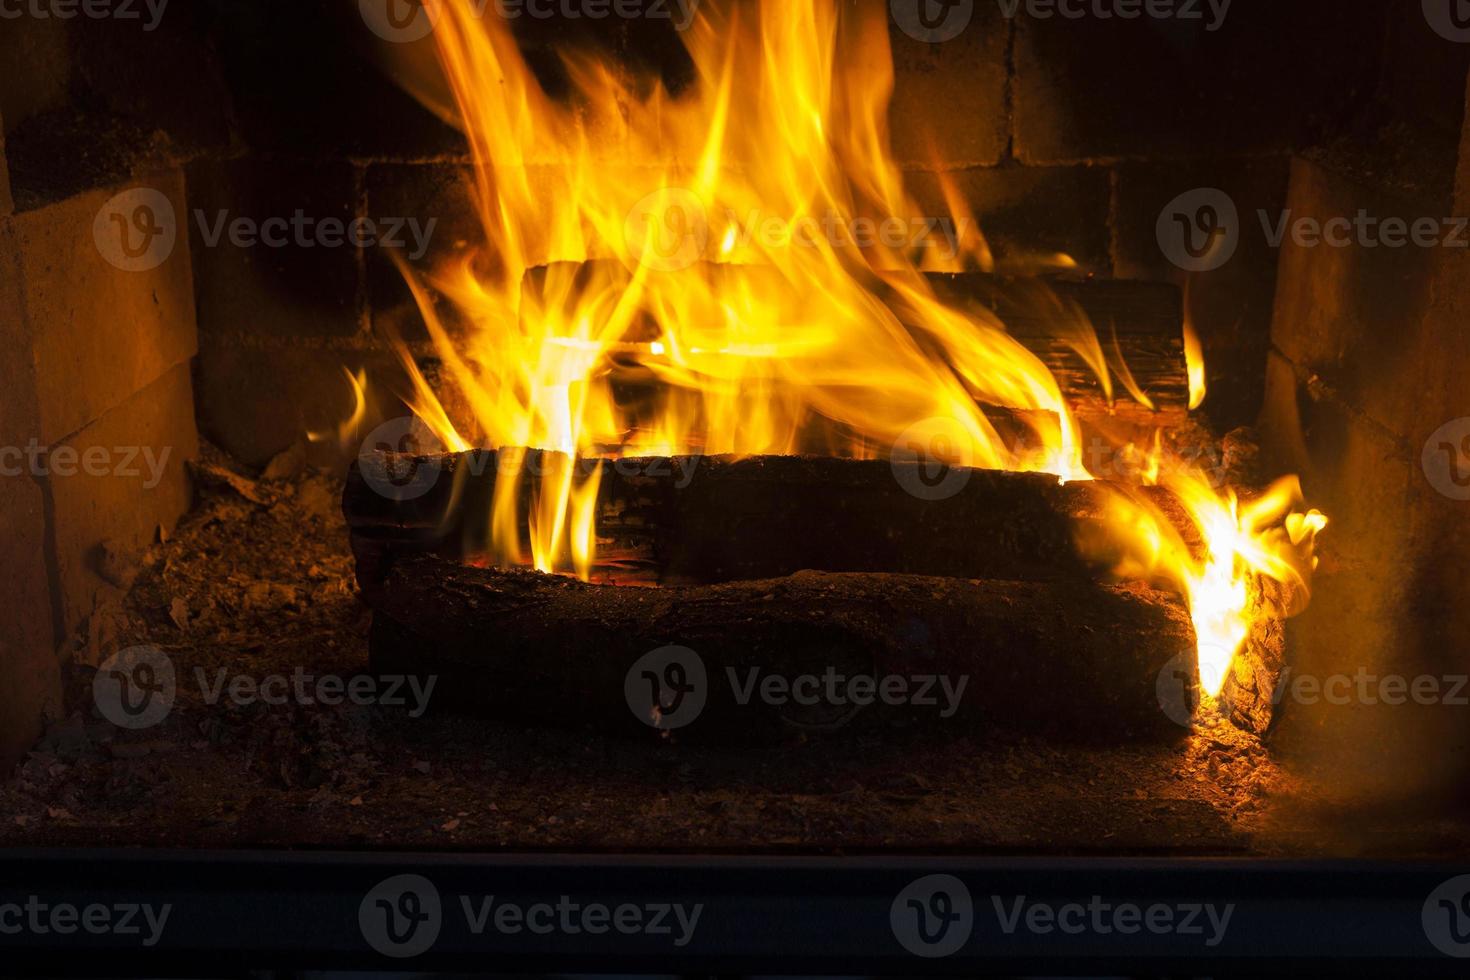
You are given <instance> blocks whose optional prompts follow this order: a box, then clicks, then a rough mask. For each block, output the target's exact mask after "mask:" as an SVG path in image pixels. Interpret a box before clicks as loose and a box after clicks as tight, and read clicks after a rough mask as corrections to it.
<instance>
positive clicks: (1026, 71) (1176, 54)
mask: <svg viewBox="0 0 1470 980" xmlns="http://www.w3.org/2000/svg"><path fill="white" fill-rule="evenodd" d="M1199 7H1200V9H1201V10H1205V9H1207V7H1206V5H1204V4H1201V5H1199ZM1020 9H1021V10H1022V11H1023V13H1022V14H1021V15H1020V16H1019V17H1018V20H1017V35H1016V46H1015V78H1014V82H1013V85H1014V88H1013V92H1014V95H1013V106H1014V112H1015V152H1016V155H1017V156H1018V157H1019V158H1020V159H1021V160H1022V161H1024V162H1026V163H1038V164H1042V163H1070V162H1076V161H1079V160H1109V159H1115V158H1119V157H1123V158H1140V157H1146V158H1158V157H1160V156H1182V155H1196V156H1204V155H1213V154H1217V153H1227V154H1238V153H1243V152H1256V151H1266V150H1284V149H1286V148H1288V147H1289V146H1290V145H1292V144H1293V143H1294V142H1295V140H1296V137H1297V136H1298V135H1300V130H1301V127H1302V126H1303V124H1304V123H1305V122H1307V121H1309V120H1312V119H1314V118H1316V117H1323V118H1331V117H1332V116H1333V115H1334V114H1335V113H1337V112H1338V111H1339V110H1341V109H1344V108H1347V107H1352V106H1356V105H1358V104H1360V103H1361V101H1362V99H1363V98H1364V97H1365V96H1366V95H1368V94H1371V86H1372V85H1373V84H1374V83H1375V81H1376V79H1377V62H1378V60H1379V48H1380V46H1381V38H1382V32H1383V22H1384V18H1385V11H1384V7H1383V4H1381V3H1379V2H1377V0H1296V2H1293V3H1289V4H1280V3H1277V4H1244V3H1237V4H1234V5H1232V6H1231V8H1230V11H1229V14H1228V16H1227V18H1226V20H1225V22H1224V24H1223V25H1222V26H1220V27H1219V29H1217V30H1214V31H1209V30H1206V24H1205V22H1204V21H1177V20H1176V21H1160V20H1150V19H1146V18H1145V19H1136V20H1122V19H1118V18H1111V19H1101V18H1098V17H1095V16H1092V15H1088V16H1086V17H1084V18H1081V19H1076V20H1072V19H1066V18H1063V17H1060V16H1054V17H1051V18H1048V19H1038V18H1034V17H1029V16H1027V15H1026V14H1025V13H1024V11H1025V9H1026V6H1025V0H1023V2H1022V6H1021V8H1020ZM1415 16H1417V12H1416V13H1415ZM1304 37H1310V38H1312V43H1311V44H1308V45H1303V44H1301V43H1300V39H1301V38H1304Z"/></svg>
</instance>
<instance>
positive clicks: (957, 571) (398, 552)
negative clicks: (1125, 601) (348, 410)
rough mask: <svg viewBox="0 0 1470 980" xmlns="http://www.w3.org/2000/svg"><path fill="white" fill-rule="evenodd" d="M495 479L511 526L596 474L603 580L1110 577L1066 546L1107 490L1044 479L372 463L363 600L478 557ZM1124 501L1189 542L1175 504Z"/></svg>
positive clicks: (353, 515)
mask: <svg viewBox="0 0 1470 980" xmlns="http://www.w3.org/2000/svg"><path fill="white" fill-rule="evenodd" d="M505 466H513V467H515V469H514V472H513V477H514V479H515V480H518V481H520V482H518V483H514V484H513V488H514V489H515V490H516V494H515V495H516V498H517V500H518V501H519V506H520V508H521V512H520V522H521V524H522V525H524V524H526V523H528V522H529V508H530V506H531V504H530V501H532V500H533V499H534V497H535V495H536V484H537V483H538V482H539V475H540V474H542V473H545V472H546V471H547V470H548V468H551V467H555V466H575V467H576V469H577V472H576V474H575V476H574V479H575V480H577V481H578V482H580V481H581V480H584V479H587V478H589V477H590V476H591V475H593V474H594V473H595V474H597V476H598V478H599V479H600V484H599V489H598V497H597V525H596V526H597V535H598V539H599V540H598V555H599V569H598V578H599V579H600V580H604V581H616V582H620V583H632V582H639V583H643V584H655V583H658V584H664V585H672V584H700V583H716V582H729V581H738V580H745V579H763V578H779V577H782V576H786V575H790V574H793V573H795V572H798V571H802V570H807V569H814V570H821V571H829V572H877V573H896V574H911V575H942V576H951V577H956V578H985V579H1012V580H1026V581H1053V580H1059V579H1089V578H1100V577H1103V576H1104V575H1105V573H1106V571H1107V569H1108V568H1109V567H1110V561H1109V556H1107V555H1106V554H1103V553H1101V552H1100V551H1099V550H1097V549H1095V548H1088V549H1087V552H1086V553H1085V554H1084V552H1083V550H1082V549H1081V548H1079V545H1078V541H1079V540H1080V539H1082V538H1083V537H1087V538H1089V539H1093V540H1095V539H1100V538H1105V537H1106V536H1107V534H1106V521H1105V519H1104V509H1105V505H1106V501H1107V493H1108V490H1107V488H1106V487H1105V486H1104V485H1102V484H1097V483H1072V484H1066V485H1063V484H1062V483H1060V482H1059V481H1058V480H1057V478H1056V477H1054V476H1047V475H1044V474H1024V473H1004V472H996V471H990V470H969V469H958V468H943V467H930V466H928V465H926V464H923V463H890V462H888V461H864V460H843V459H831V458H825V457H795V456H791V457H787V456H782V457H750V458H745V459H739V458H733V457H693V456H689V457H675V458H672V459H670V458H650V459H621V460H607V459H593V460H580V461H577V462H576V463H575V464H573V463H572V462H571V461H570V460H568V459H567V458H566V457H564V456H560V455H558V454H554V453H541V452H530V453H522V452H514V453H510V454H506V453H495V452H488V451H485V452H474V453H464V454H455V455H448V456H433V457H406V456H395V455H392V454H379V455H376V456H366V457H363V458H362V459H360V460H359V461H358V463H357V464H356V465H355V466H354V467H353V470H352V472H351V474H350V475H349V478H348V483H347V488H346V491H345V494H344V498H343V509H344V512H345V514H346V517H347V523H348V525H349V527H350V528H351V531H352V542H353V550H354V553H355V555H356V557H357V560H358V578H359V582H360V584H361V585H362V587H363V589H364V590H365V591H367V592H369V593H371V592H372V591H374V590H375V589H377V588H378V587H379V586H380V585H381V583H382V581H383V579H384V577H385V576H386V574H387V572H388V570H389V569H390V568H391V566H392V564H393V562H394V560H395V558H397V557H400V556H404V555H412V554H420V553H432V554H438V555H441V556H443V557H447V558H453V559H459V560H473V559H475V558H476V557H477V556H479V555H483V554H484V553H485V552H486V550H487V546H488V543H489V542H490V540H491V530H490V526H489V522H490V520H491V514H492V513H493V497H494V494H495V492H496V488H495V485H496V481H497V477H498V476H499V475H500V470H501V468H502V467H505ZM1135 492H1143V493H1147V494H1148V495H1149V496H1150V498H1151V499H1152V500H1153V501H1154V502H1155V503H1156V505H1157V506H1159V507H1160V508H1161V509H1162V510H1163V511H1164V512H1165V513H1167V514H1170V515H1171V516H1172V517H1173V519H1174V522H1175V524H1176V526H1177V527H1178V528H1179V529H1180V531H1181V533H1183V534H1184V535H1185V536H1186V540H1191V539H1192V537H1193V535H1194V530H1193V525H1192V524H1191V523H1190V522H1189V521H1188V520H1187V519H1186V518H1185V517H1184V516H1183V514H1182V512H1181V511H1180V510H1179V507H1178V504H1177V502H1176V501H1174V499H1173V498H1172V496H1170V495H1169V494H1168V493H1167V492H1165V491H1161V490H1138V488H1135Z"/></svg>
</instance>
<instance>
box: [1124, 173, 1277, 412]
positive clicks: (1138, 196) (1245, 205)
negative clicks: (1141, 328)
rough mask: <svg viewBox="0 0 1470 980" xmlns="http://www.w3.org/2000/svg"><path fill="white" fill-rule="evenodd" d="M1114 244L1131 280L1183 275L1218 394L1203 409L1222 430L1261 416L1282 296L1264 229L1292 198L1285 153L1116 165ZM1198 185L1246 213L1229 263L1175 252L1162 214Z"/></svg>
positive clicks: (1211, 387) (1208, 371) (1211, 393)
mask: <svg viewBox="0 0 1470 980" xmlns="http://www.w3.org/2000/svg"><path fill="white" fill-rule="evenodd" d="M1116 173H1117V178H1116V181H1117V183H1116V196H1115V205H1114V219H1113V252H1114V260H1115V262H1116V266H1117V275H1118V277H1119V278H1122V279H1145V280H1154V281H1167V282H1174V283H1176V284H1178V285H1179V286H1181V287H1183V288H1184V289H1185V290H1186V296H1187V297H1188V300H1189V303H1188V309H1189V317H1190V321H1191V322H1192V323H1193V324H1194V327H1195V330H1196V331H1197V332H1198V333H1199V336H1200V342H1201V345H1202V346H1203V348H1204V355H1205V367H1206V381H1207V382H1208V385H1209V397H1208V398H1207V400H1206V401H1205V405H1204V411H1205V413H1206V415H1207V416H1208V417H1209V418H1210V420H1211V421H1212V422H1213V423H1214V425H1215V427H1216V428H1217V429H1218V430H1219V431H1222V432H1225V431H1229V430H1230V429H1233V428H1235V427H1237V426H1241V425H1249V424H1251V423H1252V422H1254V421H1255V418H1256V414H1257V413H1258V412H1259V411H1260V407H1261V401H1262V398H1263V397H1264V395H1265V389H1264V376H1265V364H1266V352H1267V350H1268V349H1269V348H1270V345H1271V320H1272V312H1273V304H1274V301H1275V296H1276V265H1277V261H1278V259H1279V257H1280V256H1279V250H1277V249H1275V248H1272V247H1271V245H1270V243H1269V241H1268V239H1267V237H1266V236H1265V234H1263V233H1262V231H1261V222H1260V220H1259V213H1260V212H1263V211H1264V212H1265V213H1266V214H1267V215H1268V217H1269V220H1270V221H1271V222H1272V223H1273V224H1274V223H1275V222H1276V221H1277V220H1278V218H1279V215H1280V213H1281V211H1282V209H1283V208H1284V207H1285V206H1286V188H1287V183H1288V174H1289V164H1288V161H1287V160H1286V158H1284V157H1265V158H1259V159H1240V158H1233V159H1232V158H1225V159H1219V160H1211V161H1207V162H1182V163H1172V164H1144V163H1130V164H1120V165H1119V166H1118V167H1117V168H1116ZM1197 188H1216V189H1219V190H1222V191H1224V192H1225V193H1226V194H1227V195H1229V197H1230V199H1231V200H1232V201H1233V202H1234V203H1235V206H1236V210H1237V212H1238V214H1239V217H1240V227H1239V245H1238V246H1237V248H1236V251H1235V254H1234V256H1232V257H1231V259H1230V260H1229V261H1228V262H1227V263H1226V264H1225V265H1224V266H1222V267H1221V268H1218V269H1214V270H1211V271H1206V272H1195V273H1188V272H1185V271H1184V270H1182V269H1180V268H1178V267H1177V266H1175V265H1174V264H1172V263H1171V262H1170V261H1169V259H1168V258H1167V257H1166V255H1165V253H1164V250H1163V248H1162V246H1161V245H1160V243H1159V237H1158V221H1159V216H1160V215H1161V214H1162V213H1163V212H1164V209H1165V207H1167V206H1168V205H1169V204H1170V202H1172V201H1173V200H1174V199H1175V198H1177V197H1178V196H1179V195H1181V194H1185V193H1187V192H1189V191H1192V190H1195V189H1197Z"/></svg>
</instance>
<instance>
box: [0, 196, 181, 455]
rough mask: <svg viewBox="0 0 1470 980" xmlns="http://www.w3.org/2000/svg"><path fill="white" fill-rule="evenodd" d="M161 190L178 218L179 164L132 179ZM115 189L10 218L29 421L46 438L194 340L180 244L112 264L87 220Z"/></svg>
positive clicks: (83, 419) (59, 434)
mask: <svg viewBox="0 0 1470 980" xmlns="http://www.w3.org/2000/svg"><path fill="white" fill-rule="evenodd" d="M135 186H137V187H150V188H154V189H156V190H158V191H159V192H160V193H162V194H164V196H166V197H167V198H168V199H169V201H170V203H171V204H172V205H173V209H174V213H175V215H176V217H177V218H178V220H182V216H183V215H184V186H183V178H182V175H181V174H180V173H179V172H178V171H172V172H169V173H166V174H159V175H156V176H154V177H152V178H149V179H147V180H145V181H141V182H139V183H138V184H137V185H135ZM118 190H120V188H113V189H109V190H99V191H94V192H91V193H89V194H84V195H82V196H80V197H76V198H73V199H70V200H68V201H65V202H63V203H60V204H55V205H52V206H49V207H45V208H42V209H40V210H37V211H29V212H26V213H24V214H21V215H18V216H17V217H16V218H15V219H14V230H15V236H16V241H17V246H18V250H19V271H20V281H21V283H22V288H23V296H24V309H25V316H26V323H27V333H28V340H29V343H28V344H27V345H26V346H28V347H29V348H30V350H31V353H32V357H33V364H34V369H35V371H36V376H37V395H38V401H39V419H38V427H37V429H36V430H35V432H34V434H35V435H36V436H37V438H39V439H40V440H41V441H42V442H43V443H44V444H53V443H55V442H57V441H59V440H61V439H63V438H65V437H66V436H68V435H70V434H71V433H73V432H76V431H77V430H78V429H81V428H82V427H83V426H84V425H86V424H88V423H89V422H92V421H93V420H95V419H97V418H99V417H101V416H102V414H103V413H105V412H107V411H108V410H109V409H111V408H113V407H115V406H117V405H119V404H121V403H122V402H123V401H124V400H126V399H127V398H129V397H130V396H132V395H133V394H134V393H135V392H137V391H138V390H140V389H141V388H143V387H145V386H147V385H149V384H151V383H152V382H154V381H156V380H157V379H158V378H160V377H162V376H163V375H164V374H165V373H166V372H167V371H168V370H169V369H171V368H173V367H174V366H176V365H178V364H181V363H183V362H185V361H187V360H188V359H189V358H190V357H192V356H193V354H194V351H195V349H196V347H197V335H196V330H195V326H194V294H193V289H192V287H191V283H190V271H189V254H188V249H187V248H184V247H182V244H181V243H180V242H178V241H176V242H175V245H174V248H173V251H172V253H171V254H169V256H168V258H167V260H166V261H164V262H163V264H162V265H160V266H158V267H157V268H156V269H153V270H150V271H146V272H137V271H128V270H125V269H121V268H118V267H117V266H115V265H113V264H112V263H111V262H109V261H108V260H107V259H106V258H105V257H104V255H103V252H102V249H101V247H100V246H99V244H98V241H99V240H98V239H97V238H96V237H95V236H94V224H95V223H96V222H97V220H98V215H99V213H100V212H101V211H102V209H103V207H104V205H105V204H106V203H107V202H108V201H109V200H110V199H111V198H112V197H113V195H114V193H116V192H117V191H118Z"/></svg>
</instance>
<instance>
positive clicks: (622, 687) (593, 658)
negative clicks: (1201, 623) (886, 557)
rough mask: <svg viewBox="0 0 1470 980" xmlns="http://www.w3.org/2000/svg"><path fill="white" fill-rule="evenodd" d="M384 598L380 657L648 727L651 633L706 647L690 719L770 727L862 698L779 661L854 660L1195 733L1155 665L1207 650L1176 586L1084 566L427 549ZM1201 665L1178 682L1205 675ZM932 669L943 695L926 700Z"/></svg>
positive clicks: (684, 679)
mask: <svg viewBox="0 0 1470 980" xmlns="http://www.w3.org/2000/svg"><path fill="white" fill-rule="evenodd" d="M373 605H374V608H375V614H374V617H373V632H372V641H371V646H372V658H373V665H374V669H375V670H377V671H379V672H382V673H393V674H403V673H413V674H420V675H422V674H433V675H437V676H439V677H440V681H439V684H438V687H439V689H440V690H441V691H443V692H444V693H445V695H446V696H448V697H449V698H452V699H453V700H454V701H455V702H457V704H458V706H461V707H463V706H468V705H473V706H475V707H477V708H480V709H493V710H494V711H495V712H497V713H511V714H513V715H531V716H533V717H534V719H535V720H537V721H539V722H542V723H545V722H548V721H560V722H562V723H570V724H583V723H588V722H594V723H616V724H620V725H622V726H624V727H627V728H630V729H636V728H637V727H638V721H637V718H638V717H639V714H638V713H636V712H641V710H642V709H643V707H645V705H643V704H641V703H640V702H639V700H638V699H639V698H645V699H646V701H647V703H646V708H647V709H648V710H650V711H652V710H653V708H654V700H653V694H652V693H651V690H650V689H648V688H646V687H645V686H644V681H645V680H647V678H645V677H642V676H641V675H640V670H639V669H635V667H646V666H647V665H648V660H647V659H646V655H648V654H649V653H650V652H651V651H655V650H657V649H661V648H666V647H668V646H670V645H677V646H679V647H683V648H687V649H688V650H690V651H693V652H694V654H696V655H697V662H688V661H686V662H684V664H683V666H684V667H685V668H686V669H685V670H683V672H682V673H681V674H680V675H679V677H678V678H677V679H678V682H679V684H681V685H683V688H682V689H683V690H686V692H687V693H689V694H690V696H691V697H697V698H700V699H702V700H704V701H705V704H704V707H703V708H702V709H701V710H700V711H699V712H698V718H697V722H696V723H695V724H693V725H691V726H690V728H689V732H690V733H691V734H698V733H714V732H718V733H720V734H722V735H723V736H731V735H736V734H739V733H747V734H756V733H769V732H770V731H771V730H772V729H773V728H779V727H780V725H779V724H775V725H773V724H772V723H773V722H775V721H779V722H785V723H789V724H794V725H797V726H800V727H807V728H821V727H835V726H836V725H838V724H840V723H843V722H845V721H846V720H847V719H848V718H849V717H851V716H852V715H853V714H854V713H855V710H854V709H855V708H857V705H856V704H854V703H853V701H854V700H860V699H858V698H846V696H845V694H844V696H843V697H839V698H836V699H830V698H818V699H816V700H817V701H820V702H821V703H820V704H817V703H811V704H808V705H807V706H806V707H794V706H793V703H792V699H790V698H784V697H779V696H778V697H776V698H771V697H763V696H762V695H761V694H760V693H758V689H759V688H760V687H762V686H763V685H765V684H768V683H770V682H769V681H767V680H766V679H767V678H772V677H774V678H778V681H777V682H776V683H775V688H774V689H775V690H776V691H784V690H785V689H786V688H785V685H786V684H788V683H791V682H792V681H793V680H794V679H795V678H797V677H803V676H805V677H812V676H815V677H819V678H827V677H829V676H830V677H832V678H834V681H833V684H834V685H835V686H831V687H826V688H824V689H825V690H829V691H830V690H837V691H840V692H846V693H852V692H855V691H858V690H860V689H859V688H857V687H853V686H852V685H851V684H850V683H849V682H850V681H851V679H852V678H857V677H864V678H878V679H882V678H904V679H906V684H905V685H904V690H905V692H906V693H907V694H912V695H915V698H912V699H909V702H910V703H905V704H902V705H899V704H898V703H897V701H896V700H891V699H886V698H885V699H881V700H885V701H888V703H889V704H892V705H893V706H894V708H895V709H896V710H900V711H901V713H902V715H903V716H904V718H905V720H912V719H916V718H930V719H933V721H934V723H935V724H952V725H954V726H955V727H956V728H957V729H963V730H975V729H986V728H990V727H993V726H1001V727H1006V728H1010V729H1017V730H1026V731H1037V730H1055V731H1060V732H1064V733H1067V734H1069V735H1071V736H1074V737H1083V738H1089V737H1107V738H1118V737H1148V738H1172V737H1179V736H1180V735H1182V733H1183V729H1181V728H1180V727H1179V726H1178V725H1177V724H1176V723H1175V722H1174V721H1172V720H1170V719H1169V718H1168V717H1167V716H1166V714H1165V713H1164V712H1163V711H1161V710H1160V708H1159V703H1158V695H1157V685H1158V678H1159V675H1160V672H1161V671H1163V670H1165V669H1166V668H1167V669H1170V670H1175V669H1178V664H1180V663H1184V664H1192V658H1191V657H1189V656H1187V654H1188V653H1189V652H1190V651H1192V650H1193V647H1194V642H1195V640H1194V632H1193V629H1192V627H1191V625H1190V620H1189V615H1188V613H1187V612H1186V611H1185V609H1184V607H1183V605H1182V603H1181V602H1180V601H1179V600H1178V599H1177V598H1176V597H1173V596H1170V595H1167V594H1164V593H1159V592H1154V591H1150V590H1148V589H1145V588H1142V587H1107V586H1100V585H1096V584H1094V583H1090V582H1081V581H1067V582H1045V583H1043V582H1002V581H962V580H957V579H944V578H932V577H923V576H912V575H884V574H825V573H819V572H802V573H799V574H796V575H793V576H790V577H787V578H780V579H773V580H766V581H754V582H740V583H733V584H725V585H710V586H697V587H681V588H670V589H641V588H629V587H620V586H598V585H587V584H583V583H580V582H576V581H573V580H571V579H566V578H560V577H555V576H548V575H542V574H539V573H535V572H527V571H499V570H493V569H482V568H473V567H467V566H463V565H460V564H458V563H455V562H451V561H446V560H444V559H441V558H435V557H428V556H420V557H416V558H410V559H405V560H403V561H400V562H399V563H397V564H396V565H395V566H394V567H393V569H392V570H391V571H390V572H389V573H388V576H387V579H386V581H385V583H384V588H382V589H381V590H379V591H378V592H377V593H375V598H374V599H373ZM1181 654H1185V656H1182V657H1181ZM681 656H687V655H681ZM1190 671H1191V668H1188V667H1186V668H1185V672H1186V675H1187V676H1184V677H1182V678H1181V680H1182V682H1183V684H1184V685H1185V688H1186V689H1187V690H1190V691H1193V690H1194V688H1195V685H1196V680H1197V678H1196V676H1195V675H1193V674H1192V673H1191V672H1190ZM653 676H654V680H655V681H656V680H657V679H658V677H659V676H660V675H659V673H658V669H657V667H656V666H655V668H654V675H653ZM935 678H939V679H940V680H935ZM843 679H846V680H845V681H844V680H843ZM925 679H928V680H925ZM962 681H963V686H961V683H962ZM895 683H896V682H895ZM946 684H947V686H946ZM752 685H755V686H752ZM920 686H927V689H928V690H927V697H929V698H931V699H937V701H938V703H936V704H929V703H927V701H925V700H923V699H919V698H918V696H917V693H916V692H917V689H918V687H920ZM766 689H767V690H769V688H766ZM894 690H895V691H896V690H897V688H896V687H895V688H894ZM639 692H643V693H639ZM696 692H697V693H696ZM752 692H755V693H752ZM941 692H945V693H941ZM808 700H812V699H808ZM897 700H903V699H902V698H900V699H897ZM663 703H664V704H665V706H666V707H667V705H668V702H667V700H665V701H664V702H663ZM630 708H631V709H634V710H630ZM948 709H953V710H948ZM655 718H656V716H650V717H649V723H653V721H654V719H655ZM674 720H675V719H674V718H673V716H672V715H671V716H669V718H668V720H667V721H666V722H665V725H666V726H668V722H669V721H674ZM686 720H688V719H687V718H679V719H677V721H678V723H680V724H682V723H683V722H684V721H686ZM668 727H671V726H668Z"/></svg>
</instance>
